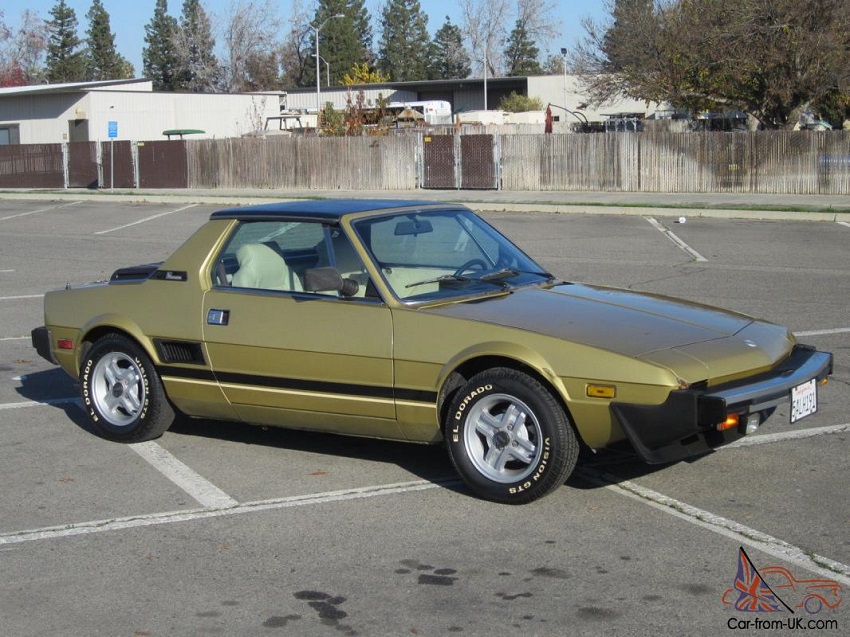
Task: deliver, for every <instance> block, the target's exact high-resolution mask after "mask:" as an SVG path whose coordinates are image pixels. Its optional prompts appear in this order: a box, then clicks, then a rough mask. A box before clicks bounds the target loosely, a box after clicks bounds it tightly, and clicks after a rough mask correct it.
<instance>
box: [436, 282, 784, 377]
mask: <svg viewBox="0 0 850 637" xmlns="http://www.w3.org/2000/svg"><path fill="white" fill-rule="evenodd" d="M423 309H425V308H423ZM425 311H429V312H434V313H437V314H441V315H444V316H452V317H457V318H464V319H469V320H475V321H483V322H486V323H491V324H496V325H502V326H505V327H510V328H516V329H521V330H528V331H532V332H536V333H539V334H545V335H548V336H552V337H555V338H558V339H563V340H568V341H573V342H576V343H581V344H584V345H589V346H592V347H598V348H601V349H604V350H608V351H612V352H616V353H619V354H622V355H625V356H629V357H632V358H640V359H644V360H648V361H652V362H656V363H659V364H662V365H664V366H665V367H669V368H672V369H675V370H676V371H677V373H679V375H680V377H682V378H686V377H691V379H706V378H708V377H714V378H717V377H720V376H728V375H734V374H735V373H737V372H739V371H741V370H742V369H746V370H752V369H754V368H759V367H764V368H767V367H770V366H771V365H773V364H774V363H775V362H777V361H778V360H779V359H781V358H782V357H784V356H785V355H787V353H788V352H789V351H790V349H791V347H792V345H793V337H791V336H790V334H789V333H788V331H787V330H786V329H785V328H782V327H780V326H777V325H773V324H770V323H765V322H762V321H756V320H755V319H753V318H751V317H748V316H744V315H742V314H736V313H734V312H728V311H725V310H720V309H717V308H714V307H709V306H705V305H699V304H696V303H690V302H687V301H682V300H678V299H673V298H669V297H663V296H657V295H652V294H643V293H638V292H631V291H628V290H621V289H616V288H605V287H598V286H590V285H579V284H560V285H555V286H552V287H549V288H540V287H528V288H520V289H518V290H515V291H514V293H512V294H509V295H505V296H501V297H495V298H488V299H483V300H475V301H467V302H464V303H456V304H452V305H443V306H438V307H432V308H428V309H427V310H425ZM689 380H690V379H689Z"/></svg>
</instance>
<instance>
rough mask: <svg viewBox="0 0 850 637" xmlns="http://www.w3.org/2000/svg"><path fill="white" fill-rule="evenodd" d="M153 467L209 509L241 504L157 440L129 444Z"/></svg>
mask: <svg viewBox="0 0 850 637" xmlns="http://www.w3.org/2000/svg"><path fill="white" fill-rule="evenodd" d="M128 446H129V447H130V449H132V450H133V451H135V452H136V453H137V454H139V455H140V456H141V457H142V458H144V459H145V460H147V461H148V462H149V463H150V465H151V466H152V467H154V468H155V469H156V470H157V471H159V472H160V473H161V474H162V475H164V476H165V477H166V478H168V479H169V480H171V481H172V482H173V483H174V484H176V485H177V486H178V487H180V488H181V489H183V490H184V491H185V492H186V493H188V494H189V495H190V496H192V497H193V498H195V500H197V501H198V504H200V505H201V506H203V507H205V508H208V509H222V508H227V507H233V506H236V505H238V504H239V502H237V501H236V500H234V499H233V498H231V497H230V496H229V495H227V494H226V493H225V492H224V491H222V490H221V489H219V488H218V487H217V486H215V485H214V484H213V483H212V482H210V481H209V480H207V479H206V478H204V477H203V476H201V474H199V473H197V472H196V471H194V470H193V469H190V468H189V467H187V466H186V465H185V464H183V463H182V462H180V461H179V460H178V459H177V458H175V457H174V456H173V455H171V454H170V453H169V452H168V451H166V450H165V449H163V448H162V447H161V446H159V445H158V444H157V443H155V442H152V441H151V442H139V443H136V444H132V445H128Z"/></svg>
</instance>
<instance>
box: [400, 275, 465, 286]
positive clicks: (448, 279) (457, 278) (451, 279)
mask: <svg viewBox="0 0 850 637" xmlns="http://www.w3.org/2000/svg"><path fill="white" fill-rule="evenodd" d="M467 281H472V279H471V278H469V277H468V276H461V275H459V274H443V275H440V276H435V277H433V278H431V279H423V280H421V281H414V282H413V283H408V284H407V285H405V286H404V287H405V288H415V287H416V286H417V285H427V284H428V283H466V282H467Z"/></svg>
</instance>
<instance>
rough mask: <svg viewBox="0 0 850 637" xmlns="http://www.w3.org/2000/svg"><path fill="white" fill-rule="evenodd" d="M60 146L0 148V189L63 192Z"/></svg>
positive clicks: (27, 145) (62, 161) (62, 159)
mask: <svg viewBox="0 0 850 637" xmlns="http://www.w3.org/2000/svg"><path fill="white" fill-rule="evenodd" d="M64 162H65V159H64V155H63V151H62V144H25V145H18V144H16V145H13V146H0V188H63V187H64V186H65V164H64Z"/></svg>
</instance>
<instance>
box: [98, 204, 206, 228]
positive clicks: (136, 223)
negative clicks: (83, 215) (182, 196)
mask: <svg viewBox="0 0 850 637" xmlns="http://www.w3.org/2000/svg"><path fill="white" fill-rule="evenodd" d="M197 205H198V204H196V203H193V204H189V205H188V206H183V207H182V208H178V209H177V210H169V211H168V212H161V213H159V214H158V215H152V216H150V217H145V218H144V219H139V220H138V221H134V222H133V223H128V224H125V225H123V226H118V227H117V228H110V229H109V230H101V231H100V232H95V234H109V233H110V232H115V231H117V230H123V229H124V228H130V227H132V226H137V225H139V224H140V223H146V222H148V221H153V220H154V219H159V218H160V217H165V216H167V215H173V214H174V213H175V212H183V211H184V210H188V209H189V208H194V207H195V206H197Z"/></svg>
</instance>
